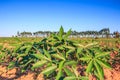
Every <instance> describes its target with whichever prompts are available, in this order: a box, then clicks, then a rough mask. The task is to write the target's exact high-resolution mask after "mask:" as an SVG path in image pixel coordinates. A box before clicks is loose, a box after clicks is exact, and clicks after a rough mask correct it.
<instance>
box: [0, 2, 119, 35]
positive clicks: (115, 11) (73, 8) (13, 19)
mask: <svg viewBox="0 0 120 80" xmlns="http://www.w3.org/2000/svg"><path fill="white" fill-rule="evenodd" d="M61 25H62V26H63V27H64V29H65V31H67V30H69V29H70V28H72V30H76V31H86V30H97V31H99V30H100V29H102V28H110V30H111V32H113V31H119V32H120V0H0V36H12V35H15V34H16V33H17V31H20V32H22V31H30V32H35V31H40V30H42V31H48V30H50V31H58V30H59V28H60V26H61Z"/></svg>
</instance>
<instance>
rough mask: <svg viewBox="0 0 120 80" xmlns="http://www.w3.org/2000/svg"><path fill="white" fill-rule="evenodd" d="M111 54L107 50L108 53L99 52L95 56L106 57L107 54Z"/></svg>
mask: <svg viewBox="0 0 120 80" xmlns="http://www.w3.org/2000/svg"><path fill="white" fill-rule="evenodd" d="M109 54H110V53H109V52H106V53H99V54H96V55H95V58H99V57H105V56H108V55H109Z"/></svg>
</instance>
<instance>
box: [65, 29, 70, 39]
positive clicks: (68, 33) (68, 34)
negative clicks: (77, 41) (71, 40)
mask: <svg viewBox="0 0 120 80" xmlns="http://www.w3.org/2000/svg"><path fill="white" fill-rule="evenodd" d="M71 32H72V31H71V29H70V30H69V31H68V32H67V33H66V35H65V36H64V39H65V40H66V39H67V38H68V37H69V36H70V34H71Z"/></svg>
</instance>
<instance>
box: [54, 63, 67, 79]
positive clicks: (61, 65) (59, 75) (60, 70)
mask: <svg viewBox="0 0 120 80" xmlns="http://www.w3.org/2000/svg"><path fill="white" fill-rule="evenodd" d="M64 62H65V61H61V62H60V63H59V68H58V73H57V76H56V80H59V78H60V77H61V76H62V68H63V65H64Z"/></svg>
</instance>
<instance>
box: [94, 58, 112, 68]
mask: <svg viewBox="0 0 120 80" xmlns="http://www.w3.org/2000/svg"><path fill="white" fill-rule="evenodd" d="M96 61H97V63H99V65H102V66H104V67H106V68H109V69H111V66H110V64H108V63H107V62H105V61H102V60H99V59H96Z"/></svg>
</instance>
